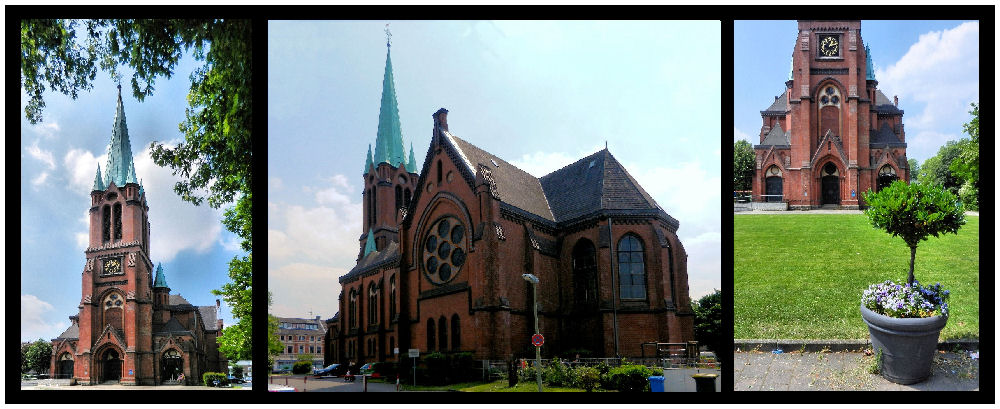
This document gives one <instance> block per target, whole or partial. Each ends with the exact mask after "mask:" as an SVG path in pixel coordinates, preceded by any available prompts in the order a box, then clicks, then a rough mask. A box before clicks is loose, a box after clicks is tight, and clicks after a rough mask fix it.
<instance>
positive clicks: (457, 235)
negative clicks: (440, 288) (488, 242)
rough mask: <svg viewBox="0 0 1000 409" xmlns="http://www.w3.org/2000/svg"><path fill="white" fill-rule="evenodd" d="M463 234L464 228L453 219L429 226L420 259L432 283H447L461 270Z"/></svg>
mask: <svg viewBox="0 0 1000 409" xmlns="http://www.w3.org/2000/svg"><path fill="white" fill-rule="evenodd" d="M465 233H466V232H465V226H464V225H463V224H462V223H461V222H459V221H458V219H456V218H454V217H445V218H443V219H441V220H439V221H438V222H437V223H435V224H434V225H433V226H431V229H430V231H429V232H428V233H427V236H426V237H425V238H424V246H423V257H422V258H423V263H424V272H425V273H426V274H427V278H428V279H430V280H431V282H432V283H435V284H444V283H447V282H448V281H451V279H453V278H455V276H456V275H458V272H459V270H461V269H462V265H463V264H465V244H464V243H465Z"/></svg>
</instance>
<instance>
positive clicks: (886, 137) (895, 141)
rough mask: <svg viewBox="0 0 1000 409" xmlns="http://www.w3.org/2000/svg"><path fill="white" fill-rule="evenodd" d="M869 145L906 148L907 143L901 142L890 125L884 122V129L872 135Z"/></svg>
mask: <svg viewBox="0 0 1000 409" xmlns="http://www.w3.org/2000/svg"><path fill="white" fill-rule="evenodd" d="M868 144H869V145H893V146H906V143H904V142H901V141H900V140H899V137H897V136H896V133H895V132H893V130H892V127H890V126H889V124H888V123H885V122H883V123H882V127H881V128H879V130H878V131H875V132H873V133H872V134H871V137H870V139H869V140H868Z"/></svg>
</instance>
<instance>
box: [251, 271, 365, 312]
mask: <svg viewBox="0 0 1000 409" xmlns="http://www.w3.org/2000/svg"><path fill="white" fill-rule="evenodd" d="M348 271H349V270H348V269H346V268H334V267H330V265H328V264H323V265H320V264H312V263H292V264H288V265H285V266H282V267H280V268H277V269H274V270H269V271H268V278H267V287H268V291H270V292H271V295H272V300H273V301H274V303H273V304H272V305H271V310H270V312H271V314H273V315H275V316H278V317H305V316H307V314H309V311H312V312H313V315H314V316H315V315H319V316H322V317H323V318H324V319H325V318H330V317H332V316H333V314H335V313H336V312H337V308H338V305H337V297H338V296H339V295H340V283H339V282H338V281H337V279H338V278H339V277H340V276H342V275H344V274H347V272H348Z"/></svg>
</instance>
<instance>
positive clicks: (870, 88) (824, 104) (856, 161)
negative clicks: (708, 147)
mask: <svg viewBox="0 0 1000 409" xmlns="http://www.w3.org/2000/svg"><path fill="white" fill-rule="evenodd" d="M784 90H785V92H784V93H783V94H782V95H781V96H778V97H775V100H774V103H772V104H771V106H770V107H768V108H767V109H766V110H764V111H760V112H761V117H762V120H763V125H762V126H761V132H760V141H761V142H760V144H759V145H756V146H755V147H754V149H755V153H756V156H757V166H756V172H755V175H754V184H753V193H754V196H755V197H760V198H764V200H765V201H783V202H786V203H788V205H789V206H790V207H791V208H813V207H820V206H835V207H843V208H849V209H857V208H859V207H860V206H863V205H864V204H863V203H862V202H861V200H860V198H861V193H862V192H865V191H867V190H869V189H871V190H878V189H881V188H882V187H884V186H887V185H888V184H890V183H891V182H892V181H893V180H896V179H902V180H909V166H908V165H907V162H906V135H905V133H904V132H903V123H902V117H903V111H902V110H900V109H899V108H898V100H895V99H894V100H893V101H890V100H889V99H888V98H887V97H886V96H885V94H883V93H882V92H881V91H879V90H878V81H876V80H875V72H874V67H873V64H872V59H871V54H870V49H869V48H868V47H867V46H866V45H865V44H864V41H863V40H862V38H861V21H858V20H845V21H830V20H802V21H799V22H798V35H797V36H796V41H795V46H794V48H793V50H792V67H791V72H790V73H789V78H788V81H786V82H785V89H784Z"/></svg>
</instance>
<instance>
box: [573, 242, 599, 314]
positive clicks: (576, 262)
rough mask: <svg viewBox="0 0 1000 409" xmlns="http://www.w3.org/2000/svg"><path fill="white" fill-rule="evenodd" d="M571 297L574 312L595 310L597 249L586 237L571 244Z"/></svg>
mask: <svg viewBox="0 0 1000 409" xmlns="http://www.w3.org/2000/svg"><path fill="white" fill-rule="evenodd" d="M573 298H574V300H573V307H574V310H575V311H576V312H584V311H587V312H590V311H596V310H597V305H598V303H597V250H596V249H595V248H594V244H593V243H592V242H591V241H590V240H587V239H580V241H578V242H577V243H576V245H575V246H573Z"/></svg>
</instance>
